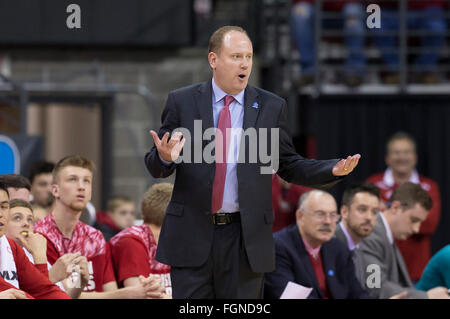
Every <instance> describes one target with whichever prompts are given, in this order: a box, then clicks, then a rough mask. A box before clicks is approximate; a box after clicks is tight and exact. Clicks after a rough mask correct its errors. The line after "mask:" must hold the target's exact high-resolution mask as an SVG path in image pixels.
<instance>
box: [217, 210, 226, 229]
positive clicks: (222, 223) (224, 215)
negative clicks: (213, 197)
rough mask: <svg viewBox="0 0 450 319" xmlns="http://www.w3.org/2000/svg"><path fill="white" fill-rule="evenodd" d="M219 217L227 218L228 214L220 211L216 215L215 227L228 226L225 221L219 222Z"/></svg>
mask: <svg viewBox="0 0 450 319" xmlns="http://www.w3.org/2000/svg"><path fill="white" fill-rule="evenodd" d="M217 217H226V214H225V213H221V212H220V211H218V212H217V213H215V214H214V225H218V226H221V225H226V224H227V222H226V221H224V222H219V221H217Z"/></svg>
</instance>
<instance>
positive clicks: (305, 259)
mask: <svg viewBox="0 0 450 319" xmlns="http://www.w3.org/2000/svg"><path fill="white" fill-rule="evenodd" d="M292 235H293V236H294V243H295V246H296V249H297V251H298V252H299V255H300V260H301V265H302V266H303V269H304V270H305V272H306V276H307V277H308V278H309V284H310V285H311V287H312V288H314V290H315V291H316V292H317V294H318V296H319V298H321V299H322V298H323V295H322V291H321V290H320V287H319V282H318V281H317V278H316V273H315V272H314V269H313V266H312V264H311V260H310V259H309V255H308V251H307V250H306V247H305V245H304V244H303V239H302V237H301V235H300V232H299V230H298V228H297V227H293V228H292Z"/></svg>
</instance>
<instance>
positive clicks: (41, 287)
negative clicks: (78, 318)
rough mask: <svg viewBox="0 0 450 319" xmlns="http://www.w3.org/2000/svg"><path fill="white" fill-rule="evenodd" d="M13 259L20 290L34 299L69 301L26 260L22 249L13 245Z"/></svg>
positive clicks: (67, 297)
mask: <svg viewBox="0 0 450 319" xmlns="http://www.w3.org/2000/svg"><path fill="white" fill-rule="evenodd" d="M11 248H12V249H13V250H14V259H15V262H16V267H17V277H18V279H19V285H20V288H21V290H23V291H26V292H27V293H29V294H30V295H32V296H33V297H34V298H36V299H70V297H69V295H67V294H66V293H65V292H64V291H62V290H61V289H60V288H59V287H58V286H56V285H54V284H53V283H51V282H50V280H49V279H48V277H45V276H44V275H43V274H42V273H41V272H40V271H39V270H37V269H36V267H34V265H33V264H32V263H31V262H30V261H29V260H28V258H27V256H26V255H25V252H24V251H23V250H22V247H19V246H18V245H14V248H13V247H11Z"/></svg>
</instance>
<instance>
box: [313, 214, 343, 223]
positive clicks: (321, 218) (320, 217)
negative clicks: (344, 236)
mask: <svg viewBox="0 0 450 319" xmlns="http://www.w3.org/2000/svg"><path fill="white" fill-rule="evenodd" d="M311 216H312V217H314V218H315V219H317V220H318V221H321V222H324V221H326V220H327V218H328V217H329V218H330V220H331V221H332V222H333V223H337V222H338V221H339V219H340V218H341V216H340V215H339V214H336V213H331V214H327V213H325V212H322V211H316V212H313V213H312V214H311Z"/></svg>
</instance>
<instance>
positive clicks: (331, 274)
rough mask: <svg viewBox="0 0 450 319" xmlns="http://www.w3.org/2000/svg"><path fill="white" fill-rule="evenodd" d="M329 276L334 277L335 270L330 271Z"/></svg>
mask: <svg viewBox="0 0 450 319" xmlns="http://www.w3.org/2000/svg"><path fill="white" fill-rule="evenodd" d="M328 276H331V277H332V276H334V271H333V269H330V270H328Z"/></svg>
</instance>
